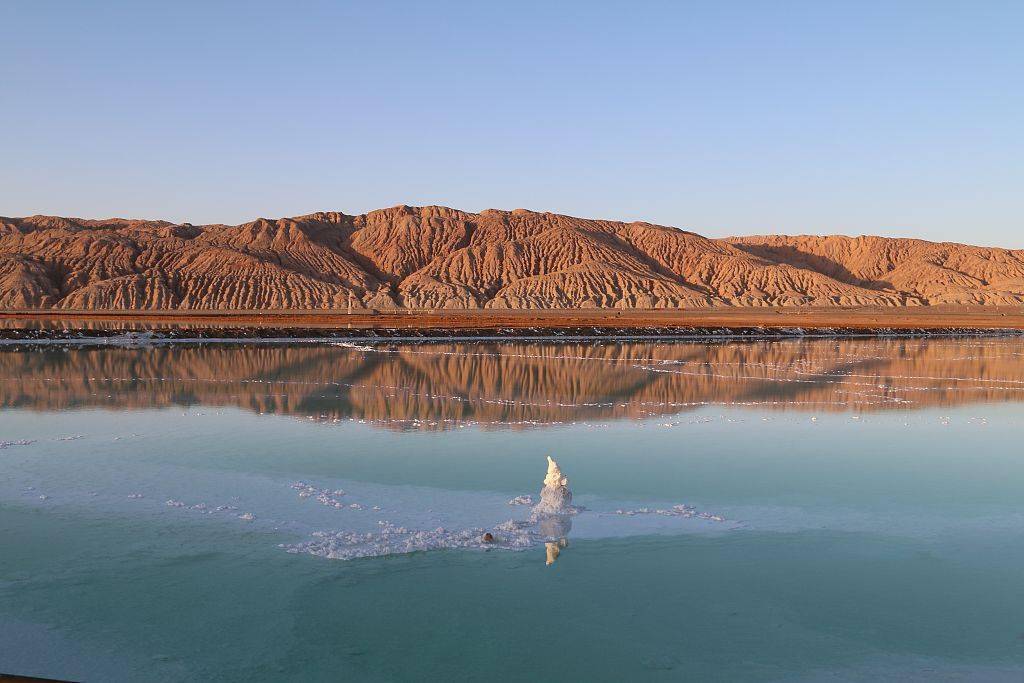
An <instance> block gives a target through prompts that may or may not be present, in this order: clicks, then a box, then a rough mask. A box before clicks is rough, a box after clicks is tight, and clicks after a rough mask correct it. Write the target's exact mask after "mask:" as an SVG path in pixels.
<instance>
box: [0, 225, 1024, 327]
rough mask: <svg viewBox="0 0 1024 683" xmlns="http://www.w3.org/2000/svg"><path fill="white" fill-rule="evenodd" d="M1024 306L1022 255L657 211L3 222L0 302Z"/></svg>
mask: <svg viewBox="0 0 1024 683" xmlns="http://www.w3.org/2000/svg"><path fill="white" fill-rule="evenodd" d="M1021 302H1024V251H1019V250H1018V251H1013V250H1007V249H996V248H983V247H972V246H966V245H962V244H950V243H932V242H925V241H922V240H911V239H886V238H880V237H858V238H848V237H772V236H769V237H743V238H732V239H708V238H705V237H701V236H700V235H697V234H694V233H691V232H685V231H683V230H678V229H675V228H668V227H663V226H658V225H651V224H648V223H620V222H615V221H601V220H585V219H580V218H572V217H569V216H561V215H556V214H550V213H535V212H532V211H525V210H515V211H495V210H488V211H483V212H481V213H476V214H475V213H466V212H462V211H457V210H455V209H449V208H444V207H437V206H428V207H422V208H417V207H408V206H399V207H394V208H390V209H383V210H380V211H372V212H370V213H367V214H364V215H360V216H348V215H345V214H341V213H316V214H310V215H308V216H299V217H296V218H282V219H278V220H266V219H259V220H256V221H253V222H251V223H246V224H244V225H237V226H227V225H204V226H195V225H191V224H187V223H186V224H180V225H179V224H172V223H168V222H166V221H134V220H123V219H110V220H102V221H91V220H81V219H72V218H57V217H50V216H32V217H29V218H2V219H0V309H26V308H51V307H52V308H59V309H79V310H101V309H103V310H137V309H146V310H155V309H178V310H200V309H216V310H228V309H231V310H268V309H347V308H348V307H350V306H351V307H352V308H358V309H362V308H395V307H404V308H409V309H433V308H496V309H502V308H504V309H523V308H532V309H536V308H592V307H597V308H679V307H686V308H690V307H707V306H800V305H813V306H865V305H876V306H911V305H931V304H1015V303H1021Z"/></svg>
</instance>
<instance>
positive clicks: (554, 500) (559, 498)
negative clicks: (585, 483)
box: [533, 455, 579, 517]
mask: <svg viewBox="0 0 1024 683" xmlns="http://www.w3.org/2000/svg"><path fill="white" fill-rule="evenodd" d="M547 457H548V472H547V475H546V476H545V477H544V488H542V489H541V491H540V502H539V503H537V505H536V506H534V508H533V515H534V516H535V517H539V516H543V515H574V514H576V513H577V512H579V510H578V509H577V508H574V507H573V505H572V491H570V490H569V477H567V476H565V475H564V474H562V470H561V469H559V467H558V463H557V462H555V461H554V460H553V459H552V458H551V456H550V455H549V456H547Z"/></svg>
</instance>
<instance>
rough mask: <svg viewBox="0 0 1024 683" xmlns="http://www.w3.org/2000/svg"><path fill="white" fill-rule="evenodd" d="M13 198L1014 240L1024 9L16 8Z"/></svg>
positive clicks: (1022, 240)
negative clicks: (442, 210)
mask: <svg viewBox="0 0 1024 683" xmlns="http://www.w3.org/2000/svg"><path fill="white" fill-rule="evenodd" d="M0 31H2V35H3V48H2V49H0V149H2V152H3V159H4V163H3V164H0V215H6V216H24V215H31V214H55V215H66V216H78V217H85V218H105V217H111V216H121V217H133V218H162V219H166V220H173V221H189V222H192V223H196V224H199V223H239V222H243V221H247V220H251V219H253V218H256V217H269V218H272V217H280V216H292V215H299V214H304V213H311V212H313V211H320V210H336V211H343V212H345V213H352V214H354V213H362V212H365V211H367V210H371V209H375V208H382V207H387V206H394V205H397V204H410V205H424V204H440V205H445V206H453V207H456V208H460V209H464V210H468V211H479V210H482V209H485V208H500V209H514V208H529V209H533V210H537V211H552V212H556V213H566V214H570V215H575V216H583V217H590V218H608V219H617V220H646V221H650V222H654V223H660V224H663V225H672V226H677V227H680V228H685V229H688V230H694V231H696V232H699V233H702V234H705V235H709V236H725V235H742V234H762V233H777V232H778V233H791V234H836V233H840V234H850V235H858V234H880V235H895V236H909V237H921V238H925V239H932V240H950V241H958V242H968V243H974V244H991V245H1000V246H1009V247H1015V248H1024V40H1022V39H1021V36H1022V35H1024V2H1020V0H1008V1H1001V0H990V1H977V2H970V1H968V0H963V1H961V2H948V1H945V0H931V1H927V2H925V1H920V2H919V1H915V0H902V1H899V2H891V1H890V2H874V1H872V0H864V1H858V2H853V1H850V2H832V1H829V0H813V1H807V2H790V1H786V0H777V1H774V2H767V1H761V2H729V1H724V0H723V1H717V2H714V1H710V0H709V1H707V2H692V1H686V0H677V1H676V2H664V3H660V2H639V1H633V2H621V3H620V2H598V1H597V0H587V1H584V2H571V1H565V2H550V1H547V2H529V1H520V0H517V1H516V2H445V1H444V0H436V1H435V0H432V1H431V2H408V3H403V2H384V1H375V2H374V1H370V0H366V1H365V2H360V3H346V2H259V1H254V0H249V1H247V2H237V3H230V2H212V1H209V0H207V1H203V2H188V1H184V0H175V1H174V2H137V1H134V0H133V1H132V2H112V1H111V2H105V1H100V0H97V1H96V2H80V1H69V2H50V1H47V0H6V1H5V2H3V3H2V4H0Z"/></svg>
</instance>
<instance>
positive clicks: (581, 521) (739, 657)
mask: <svg viewBox="0 0 1024 683" xmlns="http://www.w3.org/2000/svg"><path fill="white" fill-rule="evenodd" d="M1022 358H1024V342H1022V341H1021V340H1019V339H997V338H991V339H971V340H969V341H965V340H961V339H956V338H929V339H845V340H844V339H814V340H810V339H802V340H801V339H793V340H776V341H735V342H710V341H705V342H656V341H646V342H630V343H614V342H609V341H597V342H582V341H580V342H572V343H555V342H542V341H538V342H528V343H527V342H518V343H517V342H501V343H498V342H476V343H472V342H460V343H420V344H401V343H378V344H362V343H361V344H345V343H337V342H332V343H324V344H311V343H302V344H292V343H270V344H260V345H248V344H244V343H240V344H215V345H213V344H211V345H203V344H192V345H181V346H176V345H173V344H164V345H159V346H154V347H140V348H132V347H126V348H105V347H99V346H88V347H82V348H75V347H74V346H73V345H72V346H71V347H70V348H60V347H56V346H53V345H40V346H37V347H32V346H24V347H17V348H14V347H12V348H9V349H4V350H0V406H2V409H0V547H2V548H3V550H4V551H3V553H0V672H11V673H19V674H24V675H37V676H48V677H55V678H70V679H77V680H139V679H146V680H194V679H196V678H203V679H209V680H280V679H281V678H283V677H286V678H301V679H308V680H337V679H338V678H340V677H349V678H353V679H356V680H396V679H401V680H407V679H430V678H442V677H448V678H456V679H460V680H462V679H479V678H483V677H497V678H510V679H519V678H527V677H529V678H533V679H536V680H554V679H565V678H569V679H585V680H609V681H611V680H645V679H653V680H821V679H828V680H867V679H869V678H879V677H881V678H886V679H897V680H900V679H902V680H944V679H945V680H963V679H965V678H966V679H967V680H1021V678H1022V676H1024V621H1022V618H1021V616H1020V615H1021V614H1024V587H1022V586H1021V583H1020V581H1019V574H1020V569H1021V567H1022V566H1024V549H1022V548H1024V545H1022V544H1021V543H1019V542H1018V541H1019V540H1021V539H1022V537H1024V532H1022V528H1024V527H1022V523H1024V504H1022V503H1021V499H1020V494H1019V491H1020V490H1021V485H1022V484H1024V461H1022V460H1021V458H1020V456H1019V453H1018V452H1017V449H1016V447H1015V445H1016V443H1017V441H1018V440H1019V435H1020V433H1021V427H1022V425H1024V403H1021V400H1022V399H1024V364H1022V363H1021V359H1022ZM546 455H551V456H552V457H553V458H555V459H556V460H557V463H558V465H559V466H560V468H561V472H563V473H564V475H565V476H566V477H567V478H568V480H569V484H568V486H569V487H571V492H572V496H571V500H572V504H573V505H574V506H578V507H579V510H578V511H576V510H574V511H573V512H575V514H569V515H558V516H557V517H556V518H554V519H548V520H547V521H545V520H543V519H540V518H538V517H536V516H535V515H532V514H531V513H532V512H533V510H534V506H535V505H536V504H537V503H539V502H540V501H541V488H542V485H543V483H544V480H545V469H546V467H547V466H548V465H547V462H546V460H545V456H546ZM487 534H490V539H487V538H485V535H487ZM552 596H557V600H552ZM526 653H529V654H526ZM553 662H556V663H558V666H556V667H554V668H552V667H553V664H552V663H553ZM559 667H561V668H559Z"/></svg>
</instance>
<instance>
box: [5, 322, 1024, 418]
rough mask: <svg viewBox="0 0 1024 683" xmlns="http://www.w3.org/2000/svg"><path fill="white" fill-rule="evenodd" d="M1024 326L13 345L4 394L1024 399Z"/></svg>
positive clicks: (297, 409) (922, 403)
mask: <svg viewBox="0 0 1024 683" xmlns="http://www.w3.org/2000/svg"><path fill="white" fill-rule="evenodd" d="M1022 349H1024V347H1022V344H1021V342H1020V341H1018V340H974V341H973V342H972V343H971V344H970V345H969V346H965V345H964V344H963V343H962V342H961V341H960V340H955V339H902V340H901V339H847V340H835V339H814V340H811V339H802V340H791V341H780V342H767V341H764V342H736V343H730V344H703V343H673V344H665V343H646V342H644V343H641V342H637V343H620V344H589V343H539V342H538V343H501V344H498V343H469V344H462V343H459V344H423V345H393V346H392V345H388V346H378V347H375V348H374V349H372V350H360V349H355V348H349V347H344V346H331V345H317V346H297V345H259V346H253V345H238V346H231V345H212V346H157V347H154V348H148V349H131V348H93V347H86V348H83V349H79V350H65V349H49V348H37V347H33V348H32V349H31V350H9V351H7V352H4V353H0V383H2V385H0V386H2V387H3V389H2V391H0V399H2V401H0V407H2V408H22V409H33V410H67V409H75V408H104V409H119V410H123V409H145V408H166V407H171V406H193V405H195V406H198V405H202V406H206V407H234V408H240V409H243V410H249V411H256V412H260V413H274V414H283V415H292V416H295V417H300V418H303V419H306V418H313V419H315V420H321V421H330V420H335V419H338V420H346V419H357V420H366V421H368V422H373V423H375V424H380V425H382V426H386V427H389V428H394V429H402V430H405V429H417V430H420V429H423V430H444V429H452V428H457V427H458V426H459V425H479V426H481V427H483V428H489V427H496V428H507V427H513V428H515V427H528V426H538V425H550V424H567V423H574V422H601V421H604V420H613V419H638V418H648V417H659V418H660V417H665V418H669V419H671V418H673V416H678V415H680V414H686V413H689V412H691V411H695V410H697V409H699V408H702V407H705V406H723V407H725V406H749V407H755V408H757V409H760V410H797V411H810V412H817V411H843V410H851V411H864V412H869V411H884V410H915V409H919V408H927V407H937V406H946V407H953V406H958V405H965V404H982V403H998V402H1005V401H1021V400H1024V393H1022V392H1024V364H1021V363H1020V362H1019V359H1020V354H1021V353H1022V352H1024V351H1022Z"/></svg>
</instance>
